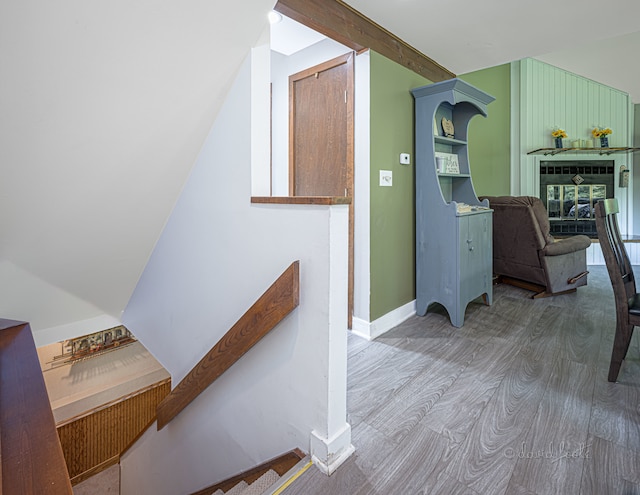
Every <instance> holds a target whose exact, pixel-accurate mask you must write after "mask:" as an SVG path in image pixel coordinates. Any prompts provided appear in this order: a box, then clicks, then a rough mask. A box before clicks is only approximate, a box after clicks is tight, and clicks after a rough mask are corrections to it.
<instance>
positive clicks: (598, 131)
mask: <svg viewBox="0 0 640 495" xmlns="http://www.w3.org/2000/svg"><path fill="white" fill-rule="evenodd" d="M612 132H613V131H612V130H611V129H609V128H608V127H605V128H603V127H594V128H593V130H592V131H591V135H592V136H593V137H594V138H601V137H605V136H606V135H608V134H611V133H612Z"/></svg>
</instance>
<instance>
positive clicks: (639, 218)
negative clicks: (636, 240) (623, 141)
mask: <svg viewBox="0 0 640 495" xmlns="http://www.w3.org/2000/svg"><path fill="white" fill-rule="evenodd" d="M633 109H634V111H633V117H634V119H633V120H634V127H633V146H637V147H640V105H634V106H633ZM629 168H630V169H631V175H632V176H633V177H638V176H639V175H640V153H634V154H633V166H632V167H629ZM633 184H634V188H633V204H634V205H640V180H636V181H634V182H633ZM632 233H633V234H635V235H640V214H637V215H634V216H633V232H632Z"/></svg>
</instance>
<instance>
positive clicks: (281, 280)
mask: <svg viewBox="0 0 640 495" xmlns="http://www.w3.org/2000/svg"><path fill="white" fill-rule="evenodd" d="M299 265H300V262H299V261H295V262H293V263H292V264H291V265H290V266H289V268H287V269H286V270H285V271H284V272H283V273H282V275H280V277H278V279H277V280H276V281H275V282H274V283H273V284H272V285H271V287H269V288H268V289H267V290H266V291H265V292H264V294H262V296H260V298H259V299H258V300H257V301H256V302H255V303H254V304H253V306H251V308H249V309H248V310H247V312H246V313H245V314H244V315H242V316H241V317H240V319H239V320H238V321H237V322H236V323H235V325H233V326H232V327H231V329H230V330H229V331H228V332H227V333H226V334H225V335H224V336H223V337H222V338H221V339H220V341H219V342H218V343H217V344H216V345H214V346H213V347H212V348H211V350H210V351H209V352H207V354H206V355H205V356H204V357H203V358H202V359H201V360H200V362H199V363H198V364H196V365H195V366H194V367H193V369H192V370H191V371H190V372H189V373H188V374H187V376H185V377H184V378H183V380H182V381H181V382H180V383H179V384H178V385H177V386H176V387H175V388H174V389H173V390H172V391H171V392H170V393H169V395H167V397H165V398H164V400H163V401H162V402H161V403H160V404H159V405H158V408H157V418H158V430H161V429H162V428H164V427H165V426H166V425H167V424H168V423H169V422H170V421H171V420H172V419H173V418H175V417H176V416H177V415H178V414H179V413H180V412H181V411H182V410H183V409H184V408H185V407H187V406H188V405H189V404H190V403H191V402H192V401H193V400H194V399H195V398H196V397H197V396H198V395H200V394H201V393H202V392H203V391H204V390H205V389H206V388H207V387H208V386H209V385H211V384H212V383H213V382H214V381H215V380H216V379H218V378H219V377H220V376H221V375H222V374H223V373H224V372H225V371H227V370H228V369H229V368H230V367H231V366H233V364H234V363H235V362H236V361H238V359H240V358H241V357H242V356H243V355H244V354H245V353H246V352H247V351H248V350H249V349H251V348H252V347H253V346H254V345H255V344H256V343H257V342H258V341H259V340H260V339H262V337H264V336H265V335H266V334H267V333H269V332H270V331H271V330H272V329H273V328H274V327H275V326H276V325H277V324H278V323H280V322H281V321H282V320H283V319H284V317H285V316H287V315H288V314H289V313H290V312H291V311H293V310H294V309H295V308H296V307H297V306H298V304H299V292H300V274H299V271H300V268H299Z"/></svg>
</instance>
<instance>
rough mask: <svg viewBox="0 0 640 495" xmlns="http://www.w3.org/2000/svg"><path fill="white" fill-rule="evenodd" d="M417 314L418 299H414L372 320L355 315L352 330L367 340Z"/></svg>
mask: <svg viewBox="0 0 640 495" xmlns="http://www.w3.org/2000/svg"><path fill="white" fill-rule="evenodd" d="M415 314H416V301H415V299H414V300H413V301H411V302H408V303H407V304H405V305H404V306H400V307H399V308H396V309H394V310H393V311H390V312H389V313H387V314H386V315H383V316H381V317H380V318H378V319H377V320H375V321H372V322H368V321H365V320H363V319H361V318H356V317H355V316H354V317H353V323H352V328H351V331H352V332H353V333H354V334H356V335H358V336H359V337H363V338H365V339H367V340H373V339H375V338H377V337H380V335H382V334H384V333H385V332H388V331H389V330H391V329H392V328H394V327H397V326H398V325H400V323H402V322H403V321H405V320H407V319H408V318H411V317H412V316H413V315H415Z"/></svg>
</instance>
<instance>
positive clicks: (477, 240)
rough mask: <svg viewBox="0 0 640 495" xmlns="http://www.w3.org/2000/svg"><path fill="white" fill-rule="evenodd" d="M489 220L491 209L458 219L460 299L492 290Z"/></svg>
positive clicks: (469, 299)
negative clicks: (463, 219)
mask: <svg viewBox="0 0 640 495" xmlns="http://www.w3.org/2000/svg"><path fill="white" fill-rule="evenodd" d="M491 220H492V218H491V213H490V212H487V213H481V214H477V215H469V216H467V217H465V222H460V228H461V231H460V285H461V286H460V299H461V301H463V302H465V301H466V302H468V301H471V300H473V299H475V298H476V297H478V296H481V295H482V294H485V293H486V294H488V295H489V296H490V294H491V272H492V256H493V255H492V251H491V238H492V234H491ZM490 299H491V298H490Z"/></svg>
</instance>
